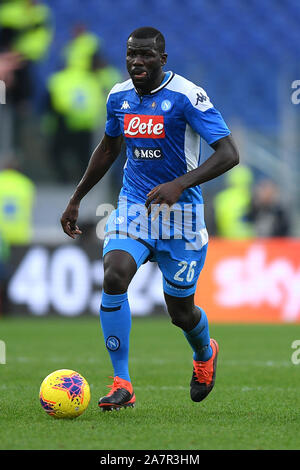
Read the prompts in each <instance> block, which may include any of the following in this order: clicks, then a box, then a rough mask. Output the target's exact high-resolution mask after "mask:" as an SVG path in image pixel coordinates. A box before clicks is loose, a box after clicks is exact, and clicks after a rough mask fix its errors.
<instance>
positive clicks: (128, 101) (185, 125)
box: [105, 72, 230, 203]
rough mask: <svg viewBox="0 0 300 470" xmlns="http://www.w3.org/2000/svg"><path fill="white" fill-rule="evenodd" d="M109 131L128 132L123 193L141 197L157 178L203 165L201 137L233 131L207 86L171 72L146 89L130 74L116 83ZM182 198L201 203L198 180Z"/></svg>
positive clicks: (109, 104) (113, 133)
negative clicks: (138, 87) (139, 89)
mask: <svg viewBox="0 0 300 470" xmlns="http://www.w3.org/2000/svg"><path fill="white" fill-rule="evenodd" d="M105 132H106V134H108V135H109V136H112V137H117V136H119V135H121V134H123V136H124V138H125V142H126V148H127V150H126V152H127V161H126V164H125V166H124V177H123V187H122V190H121V196H122V195H123V196H127V197H129V198H130V200H135V201H137V202H143V203H144V202H145V200H146V199H147V196H146V195H147V193H148V192H149V191H151V189H153V188H154V187H155V186H157V185H158V184H161V183H165V182H168V181H172V180H173V179H175V178H177V177H179V176H181V175H183V174H185V173H187V172H189V171H191V170H193V169H195V168H197V167H198V166H199V164H200V147H201V145H200V143H201V138H203V139H204V140H205V141H206V142H207V143H208V144H212V143H214V142H216V141H217V140H219V139H221V138H222V137H225V136H227V135H229V134H230V131H229V129H228V127H227V125H226V124H225V122H224V120H223V118H222V116H221V114H220V112H219V111H217V109H215V108H214V106H213V104H212V103H211V101H210V99H209V97H208V96H207V94H206V92H205V91H204V90H203V89H202V88H200V87H199V86H197V85H195V84H194V83H192V82H191V81H189V80H187V79H185V78H183V77H181V76H180V75H177V74H174V73H173V72H167V73H166V74H165V78H164V81H163V82H162V84H161V85H160V86H159V87H158V88H156V89H155V90H152V91H151V93H150V94H148V95H143V96H140V95H139V94H138V93H137V91H136V89H135V87H134V85H133V82H132V80H131V79H130V80H127V81H125V82H123V83H118V84H116V85H115V86H114V87H113V88H112V90H111V92H110V93H109V96H108V99H107V122H106V128H105ZM179 202H181V203H202V202H203V201H202V194H201V189H200V186H197V187H194V188H189V189H186V190H185V191H184V192H183V193H182V195H181V197H180V200H179Z"/></svg>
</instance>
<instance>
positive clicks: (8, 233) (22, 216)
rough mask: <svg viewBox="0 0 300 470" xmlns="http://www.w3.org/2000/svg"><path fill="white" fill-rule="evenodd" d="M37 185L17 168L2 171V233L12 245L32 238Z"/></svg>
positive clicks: (0, 183) (0, 197) (0, 176)
mask: <svg viewBox="0 0 300 470" xmlns="http://www.w3.org/2000/svg"><path fill="white" fill-rule="evenodd" d="M34 196H35V186H34V184H33V183H32V181H31V180H30V179H29V178H27V177H26V176H25V175H22V174H21V173H19V172H18V171H15V170H3V171H1V172H0V233H1V235H2V237H3V238H4V240H5V241H6V242H7V243H9V244H10V245H23V244H28V243H29V242H30V241H31V238H32V208H33V202H34Z"/></svg>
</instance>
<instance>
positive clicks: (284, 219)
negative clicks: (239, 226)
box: [249, 180, 290, 237]
mask: <svg viewBox="0 0 300 470" xmlns="http://www.w3.org/2000/svg"><path fill="white" fill-rule="evenodd" d="M249 219H250V220H251V221H252V222H253V223H254V228H255V234H256V236H258V237H286V236H288V235H290V221H289V217H288V214H287V210H286V208H285V207H284V206H283V204H282V203H281V201H280V195H279V190H278V188H277V186H276V185H275V184H274V183H273V182H272V181H270V180H263V181H261V182H260V183H259V184H258V185H257V187H256V188H255V190H254V195H253V202H252V205H251V210H250V212H249Z"/></svg>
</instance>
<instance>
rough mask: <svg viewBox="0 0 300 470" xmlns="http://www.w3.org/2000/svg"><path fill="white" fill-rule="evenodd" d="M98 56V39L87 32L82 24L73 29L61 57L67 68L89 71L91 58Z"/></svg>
mask: <svg viewBox="0 0 300 470" xmlns="http://www.w3.org/2000/svg"><path fill="white" fill-rule="evenodd" d="M99 54H100V39H99V37H98V36H97V35H96V34H94V33H92V32H90V31H87V29H86V26H85V25H84V24H82V23H79V24H76V25H75V26H74V28H73V39H71V41H70V42H69V43H68V44H67V45H66V47H65V49H64V51H63V56H64V59H65V63H66V65H67V66H68V67H72V68H77V69H82V70H90V69H91V68H92V62H93V58H94V57H95V56H98V55H99Z"/></svg>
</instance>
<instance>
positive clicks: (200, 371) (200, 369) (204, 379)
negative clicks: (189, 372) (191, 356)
mask: <svg viewBox="0 0 300 470" xmlns="http://www.w3.org/2000/svg"><path fill="white" fill-rule="evenodd" d="M209 362H210V360H208V361H206V362H202V361H194V371H195V375H196V380H197V382H199V383H208V382H209V381H210V380H211V368H210V367H207V366H208V363H209Z"/></svg>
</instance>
